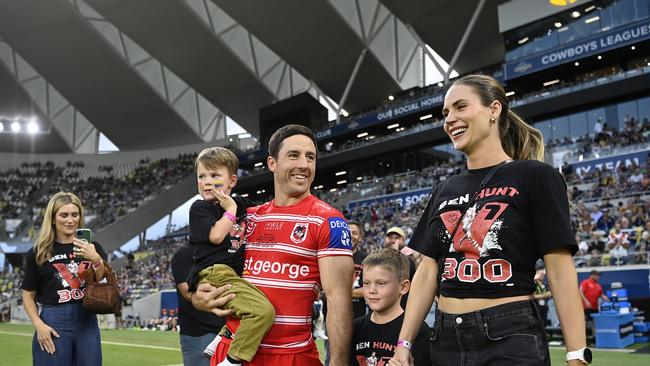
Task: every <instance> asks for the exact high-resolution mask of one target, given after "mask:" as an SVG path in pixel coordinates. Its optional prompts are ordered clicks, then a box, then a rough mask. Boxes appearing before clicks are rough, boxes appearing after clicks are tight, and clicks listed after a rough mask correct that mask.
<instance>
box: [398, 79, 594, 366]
mask: <svg viewBox="0 0 650 366" xmlns="http://www.w3.org/2000/svg"><path fill="white" fill-rule="evenodd" d="M443 115H444V117H445V124H444V130H445V132H446V133H447V135H448V136H449V138H450V139H451V141H452V143H453V144H454V147H455V148H456V149H457V150H459V151H462V152H463V153H464V154H465V155H466V156H467V167H468V171H467V172H465V173H462V174H459V175H456V176H453V177H451V178H449V179H447V180H446V181H445V182H443V183H440V184H439V185H438V187H435V188H434V190H433V193H432V196H431V199H430V201H429V203H428V205H427V208H426V209H425V212H424V213H423V215H422V217H421V219H420V222H419V224H418V226H417V228H416V230H415V233H414V234H413V237H412V239H411V242H410V246H411V248H413V249H414V250H416V251H418V252H420V253H421V254H422V255H423V256H422V257H423V260H422V262H421V264H420V266H419V267H418V269H417V272H416V274H415V277H414V278H413V281H412V285H411V291H410V293H411V296H410V298H409V301H408V305H407V308H406V314H405V319H404V324H403V326H402V330H401V332H400V336H399V339H400V342H399V343H398V348H397V350H396V352H395V357H394V358H393V359H392V360H391V361H390V365H404V366H406V365H408V359H409V349H408V346H409V342H410V341H412V340H413V337H415V335H416V333H417V329H418V327H419V325H420V324H422V321H423V319H424V317H425V315H426V314H427V312H428V310H429V308H430V307H431V304H432V302H433V299H434V295H435V294H436V292H437V291H438V290H439V291H440V292H439V300H438V306H437V310H436V322H435V325H434V331H433V336H432V341H431V342H432V343H431V357H432V364H434V365H461V364H475V365H497V364H498V365H501V364H504V361H505V362H506V363H509V364H512V365H550V359H549V351H548V345H547V342H546V337H545V330H544V324H543V321H542V319H541V316H540V312H539V309H538V308H537V307H536V304H535V302H534V301H533V293H534V291H535V284H534V281H533V278H534V274H535V262H536V261H537V260H538V259H539V258H540V257H541V258H543V259H544V262H545V265H546V268H547V272H548V279H549V284H550V287H551V291H552V292H553V295H554V298H555V303H556V304H557V310H558V316H559V318H560V322H561V324H562V330H563V333H564V339H565V343H566V348H567V351H568V352H571V353H570V354H568V356H570V357H568V358H570V359H571V360H570V361H569V365H582V364H584V363H583V362H582V361H580V360H579V358H580V357H582V359H584V360H585V361H590V358H591V357H590V355H589V350H588V349H585V346H586V339H585V325H584V315H583V311H582V307H581V303H580V296H579V293H578V279H577V275H576V271H575V268H574V265H573V258H572V255H573V254H574V253H575V252H576V250H577V245H576V242H575V239H574V234H573V232H572V229H571V225H570V222H569V221H570V220H569V202H568V199H567V192H566V184H565V183H564V180H563V178H562V176H561V175H560V173H559V172H557V171H555V170H554V169H553V168H552V167H551V166H549V165H547V164H545V163H543V162H542V161H543V158H544V145H543V138H542V135H541V133H540V131H539V130H537V129H535V128H533V127H531V126H529V125H528V124H527V123H526V122H524V121H523V120H522V119H521V118H520V117H519V116H517V115H516V114H515V113H514V112H513V111H511V110H510V109H509V108H508V100H507V98H506V96H505V91H504V90H503V88H502V87H501V85H499V83H498V82H497V81H496V80H495V79H493V78H491V77H488V76H482V75H469V76H466V77H463V78H461V79H459V80H458V81H456V82H455V83H454V84H453V85H452V87H451V88H450V89H449V90H448V91H447V94H446V96H445V102H444V109H443ZM459 220H460V222H459ZM452 234H453V240H452ZM439 264H440V266H439ZM439 272H442V275H441V276H438V273H439ZM436 279H437V280H436ZM574 351H580V352H578V353H575V352H574ZM578 356H579V357H578ZM583 356H584V357H583Z"/></svg>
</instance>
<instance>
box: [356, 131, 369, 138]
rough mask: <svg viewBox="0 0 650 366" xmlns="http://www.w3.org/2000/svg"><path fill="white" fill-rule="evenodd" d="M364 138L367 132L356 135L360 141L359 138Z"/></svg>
mask: <svg viewBox="0 0 650 366" xmlns="http://www.w3.org/2000/svg"><path fill="white" fill-rule="evenodd" d="M366 136H368V132H361V133H360V134H358V135H357V138H359V139H360V138H363V137H366Z"/></svg>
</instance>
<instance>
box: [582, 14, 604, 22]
mask: <svg viewBox="0 0 650 366" xmlns="http://www.w3.org/2000/svg"><path fill="white" fill-rule="evenodd" d="M598 20H600V17H599V16H598V15H596V16H595V17H591V18H589V19H585V23H587V24H589V23H593V22H595V21H598Z"/></svg>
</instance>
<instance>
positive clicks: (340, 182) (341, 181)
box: [336, 179, 348, 185]
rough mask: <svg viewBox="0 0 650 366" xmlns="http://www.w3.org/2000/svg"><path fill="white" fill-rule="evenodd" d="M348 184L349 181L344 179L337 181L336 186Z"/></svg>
mask: <svg viewBox="0 0 650 366" xmlns="http://www.w3.org/2000/svg"><path fill="white" fill-rule="evenodd" d="M347 182H348V181H347V180H345V179H343V180H339V181H337V182H336V184H338V185H341V184H345V183H347Z"/></svg>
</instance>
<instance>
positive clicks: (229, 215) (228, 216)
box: [223, 211, 237, 224]
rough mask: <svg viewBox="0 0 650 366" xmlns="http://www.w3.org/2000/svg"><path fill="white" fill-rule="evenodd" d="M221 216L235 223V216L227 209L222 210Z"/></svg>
mask: <svg viewBox="0 0 650 366" xmlns="http://www.w3.org/2000/svg"><path fill="white" fill-rule="evenodd" d="M223 216H224V217H225V218H227V219H228V220H230V221H232V223H233V224H236V223H237V218H236V217H235V215H233V214H231V213H230V212H228V211H226V212H224V213H223Z"/></svg>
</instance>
